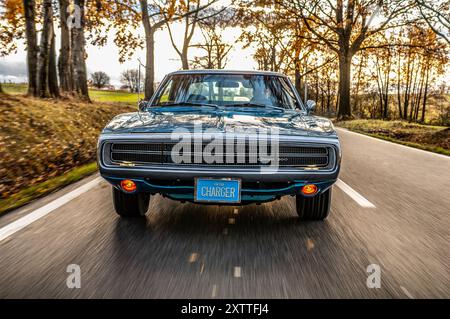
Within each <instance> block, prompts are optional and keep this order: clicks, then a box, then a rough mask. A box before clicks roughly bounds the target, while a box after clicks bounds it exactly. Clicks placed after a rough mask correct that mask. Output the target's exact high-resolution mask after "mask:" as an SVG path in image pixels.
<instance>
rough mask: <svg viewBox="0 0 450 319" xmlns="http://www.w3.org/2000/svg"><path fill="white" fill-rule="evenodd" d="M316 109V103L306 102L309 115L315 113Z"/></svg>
mask: <svg viewBox="0 0 450 319" xmlns="http://www.w3.org/2000/svg"><path fill="white" fill-rule="evenodd" d="M315 109H316V102H314V101H312V100H308V101H306V110H307V111H308V113H311V112H314V110H315Z"/></svg>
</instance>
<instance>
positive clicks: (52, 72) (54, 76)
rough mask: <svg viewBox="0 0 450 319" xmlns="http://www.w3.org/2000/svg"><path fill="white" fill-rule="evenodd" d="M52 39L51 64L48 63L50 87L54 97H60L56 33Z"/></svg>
mask: <svg viewBox="0 0 450 319" xmlns="http://www.w3.org/2000/svg"><path fill="white" fill-rule="evenodd" d="M52 29H53V23H52ZM52 33H53V37H52V39H51V44H50V51H49V61H48V62H49V65H48V89H49V91H50V95H51V96H53V97H59V87H58V72H57V70H56V49H55V33H54V32H52Z"/></svg>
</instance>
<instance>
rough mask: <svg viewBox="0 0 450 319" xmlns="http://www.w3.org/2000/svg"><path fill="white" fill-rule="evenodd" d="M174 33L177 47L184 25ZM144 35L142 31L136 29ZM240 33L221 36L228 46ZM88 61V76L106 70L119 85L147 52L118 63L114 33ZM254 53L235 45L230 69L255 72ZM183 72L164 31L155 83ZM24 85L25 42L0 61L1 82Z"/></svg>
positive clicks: (196, 37) (158, 40)
mask: <svg viewBox="0 0 450 319" xmlns="http://www.w3.org/2000/svg"><path fill="white" fill-rule="evenodd" d="M171 28H172V33H173V36H174V39H175V42H176V44H177V45H179V46H181V43H182V35H183V30H184V28H183V25H181V24H180V23H178V24H173V25H172V27H171ZM56 32H57V34H56V43H57V48H56V49H57V54H58V52H59V34H58V30H56ZM136 32H139V33H140V34H142V35H143V30H142V29H140V30H136ZM239 34H240V30H238V29H237V28H227V29H225V30H224V31H223V33H222V38H223V40H224V41H226V42H227V43H235V42H236V40H237V38H238V37H239ZM201 42H203V37H202V35H201V32H200V31H199V30H197V32H196V33H195V34H194V37H193V39H192V42H191V43H192V44H197V43H201ZM86 50H87V54H88V58H87V60H86V65H87V69H88V74H89V75H90V74H91V73H93V72H96V71H104V72H106V73H107V74H108V75H109V76H110V78H111V84H113V85H114V86H116V87H118V86H120V84H121V83H120V74H121V73H122V72H123V71H124V70H127V69H137V68H138V66H139V63H138V59H140V60H141V61H142V63H144V64H145V49H139V50H137V51H136V52H135V54H134V55H133V56H132V57H131V59H130V60H127V61H126V62H124V63H123V64H121V63H119V53H118V49H117V47H116V46H115V44H114V42H113V34H111V36H110V37H109V40H108V43H107V45H105V46H103V47H96V46H92V45H87V48H86ZM199 54H200V55H203V52H202V50H200V49H196V48H191V49H190V51H189V56H190V57H191V58H192V57H193V56H195V55H199ZM252 56H253V50H252V49H251V48H249V49H242V45H241V44H239V43H236V44H235V45H234V48H233V49H232V50H231V52H230V53H229V56H228V62H227V65H226V68H227V69H238V70H252V69H256V68H257V64H256V62H255V61H254V59H253V58H252ZM179 69H181V61H180V58H179V56H178V54H177V53H176V51H175V49H174V48H173V46H172V43H171V41H170V37H169V33H168V31H167V30H165V29H164V30H161V31H158V32H157V33H156V37H155V78H156V82H159V81H161V80H162V78H163V77H164V75H166V74H167V73H169V72H172V71H176V70H179ZM4 80H6V81H11V82H24V81H25V80H26V47H25V45H24V43H19V46H18V49H17V52H16V53H14V54H11V55H9V56H7V57H3V58H0V81H2V82H3V81H4Z"/></svg>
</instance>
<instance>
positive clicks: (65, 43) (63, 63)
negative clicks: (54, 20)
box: [58, 0, 73, 92]
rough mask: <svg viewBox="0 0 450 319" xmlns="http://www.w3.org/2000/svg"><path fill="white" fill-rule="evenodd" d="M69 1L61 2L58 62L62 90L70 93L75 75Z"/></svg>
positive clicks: (60, 0)
mask: <svg viewBox="0 0 450 319" xmlns="http://www.w3.org/2000/svg"><path fill="white" fill-rule="evenodd" d="M68 6H69V0H59V8H60V16H59V17H60V22H59V25H60V28H61V49H60V54H59V61H58V71H59V80H60V86H61V90H62V91H64V92H70V91H72V90H73V74H72V68H71V63H70V62H71V56H70V55H71V52H70V30H69V27H68V25H67V19H68V17H69V16H68V14H67V8H68Z"/></svg>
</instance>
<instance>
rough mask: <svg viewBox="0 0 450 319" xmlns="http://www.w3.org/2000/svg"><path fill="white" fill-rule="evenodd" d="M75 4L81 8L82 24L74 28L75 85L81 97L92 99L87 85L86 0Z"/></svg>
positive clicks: (73, 58)
mask: <svg viewBox="0 0 450 319" xmlns="http://www.w3.org/2000/svg"><path fill="white" fill-rule="evenodd" d="M74 4H75V5H77V6H78V7H79V8H80V25H79V28H78V27H77V26H74V27H73V28H72V63H73V67H74V70H73V71H74V86H75V90H76V92H77V93H78V95H79V97H81V98H82V99H85V100H87V101H90V99H89V92H88V87H87V72H86V61H85V59H86V52H85V47H86V39H85V37H84V26H85V16H84V9H85V0H74Z"/></svg>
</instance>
